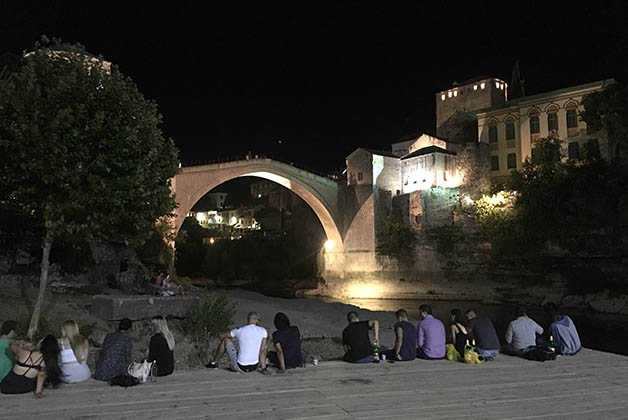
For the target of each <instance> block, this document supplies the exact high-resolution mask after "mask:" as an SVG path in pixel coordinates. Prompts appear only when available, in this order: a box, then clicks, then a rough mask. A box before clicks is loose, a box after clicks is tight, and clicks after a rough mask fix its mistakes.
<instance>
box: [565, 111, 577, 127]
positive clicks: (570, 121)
mask: <svg viewBox="0 0 628 420" xmlns="http://www.w3.org/2000/svg"><path fill="white" fill-rule="evenodd" d="M576 127H578V113H577V112H576V110H575V109H568V110H567V128H576Z"/></svg>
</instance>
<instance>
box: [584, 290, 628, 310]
mask: <svg viewBox="0 0 628 420" xmlns="http://www.w3.org/2000/svg"><path fill="white" fill-rule="evenodd" d="M584 299H585V302H586V303H587V304H588V305H589V307H591V308H592V309H593V310H595V311H598V312H605V313H610V314H621V315H628V296H626V295H619V296H611V295H610V293H609V291H608V290H604V291H603V292H600V293H595V294H588V295H586V296H585V298H584Z"/></svg>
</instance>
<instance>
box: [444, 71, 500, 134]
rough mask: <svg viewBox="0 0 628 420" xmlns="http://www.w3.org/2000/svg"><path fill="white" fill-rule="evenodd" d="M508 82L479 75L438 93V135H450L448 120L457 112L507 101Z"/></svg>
mask: <svg viewBox="0 0 628 420" xmlns="http://www.w3.org/2000/svg"><path fill="white" fill-rule="evenodd" d="M507 91H508V84H507V83H505V82H504V81H503V80H500V79H497V78H495V77H488V76H479V77H475V78H473V79H469V80H466V81H464V82H462V83H460V84H459V83H456V82H454V83H453V86H452V87H451V88H450V89H447V90H444V91H441V92H438V93H436V136H438V137H448V135H447V134H448V131H450V130H448V129H446V126H447V124H446V123H447V122H448V121H449V120H450V119H456V114H461V113H462V114H466V113H467V112H469V111H477V110H479V109H484V108H490V107H493V106H495V105H500V104H502V103H504V102H506V100H507V97H508V94H507Z"/></svg>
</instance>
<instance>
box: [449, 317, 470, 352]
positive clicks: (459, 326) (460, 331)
mask: <svg viewBox="0 0 628 420" xmlns="http://www.w3.org/2000/svg"><path fill="white" fill-rule="evenodd" d="M449 329H450V332H451V342H452V343H453V345H454V347H455V348H456V350H457V351H458V353H459V354H460V357H464V346H465V345H466V344H467V340H468V339H469V331H468V330H467V326H466V319H465V317H464V316H463V315H462V311H461V310H460V309H453V310H452V311H451V325H450V327H449Z"/></svg>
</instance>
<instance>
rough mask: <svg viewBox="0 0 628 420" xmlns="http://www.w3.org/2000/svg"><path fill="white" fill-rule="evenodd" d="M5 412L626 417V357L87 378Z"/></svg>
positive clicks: (176, 417) (334, 419) (11, 399)
mask: <svg viewBox="0 0 628 420" xmlns="http://www.w3.org/2000/svg"><path fill="white" fill-rule="evenodd" d="M0 407H1V409H0V417H1V418H6V419H38V418H42V419H90V418H99V419H101V418H102V419H134V420H141V419H171V420H181V419H230V420H237V419H293V420H296V419H301V420H303V419H310V420H314V419H321V420H341V419H382V420H383V419H386V420H395V419H419V418H420V419H509V420H515V419H541V418H543V419H544V418H547V419H605V420H609V419H626V418H628V357H625V356H618V355H613V354H609V353H601V352H596V351H592V350H583V351H582V353H581V354H579V355H577V356H575V357H559V358H558V359H557V360H556V361H553V362H545V363H539V362H531V361H527V360H523V359H518V358H514V357H508V356H500V357H499V358H498V359H497V360H495V361H494V362H488V363H484V364H482V365H464V364H461V363H455V362H449V361H446V360H439V361H423V360H416V361H414V362H405V363H400V362H397V363H394V364H389V363H379V364H368V365H350V364H347V363H343V362H328V363H323V362H322V363H320V364H319V365H318V366H316V367H314V366H308V367H307V368H306V369H297V370H294V371H289V373H287V374H285V375H277V374H275V373H273V375H271V376H264V375H261V374H260V373H257V372H255V373H249V374H235V373H231V372H228V371H226V370H222V369H219V370H209V369H194V370H188V371H177V372H175V373H174V374H173V375H172V376H170V377H166V378H159V379H158V380H157V381H156V382H152V383H150V382H149V383H147V384H144V385H141V386H137V387H133V388H129V389H123V388H119V387H110V386H109V385H107V384H105V383H102V382H97V381H93V380H90V381H88V382H86V383H83V384H75V385H65V386H62V387H60V388H59V389H56V390H46V391H45V392H44V396H43V397H42V399H40V400H38V399H35V398H34V397H33V394H28V395H20V396H8V395H0Z"/></svg>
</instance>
